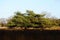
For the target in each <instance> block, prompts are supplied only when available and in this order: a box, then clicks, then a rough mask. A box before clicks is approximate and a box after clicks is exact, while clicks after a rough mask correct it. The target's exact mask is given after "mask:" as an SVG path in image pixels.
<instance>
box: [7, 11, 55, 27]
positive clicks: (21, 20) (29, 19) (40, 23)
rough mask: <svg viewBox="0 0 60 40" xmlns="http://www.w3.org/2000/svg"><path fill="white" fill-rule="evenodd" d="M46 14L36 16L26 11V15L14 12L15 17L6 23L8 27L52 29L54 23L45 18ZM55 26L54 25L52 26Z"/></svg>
mask: <svg viewBox="0 0 60 40" xmlns="http://www.w3.org/2000/svg"><path fill="white" fill-rule="evenodd" d="M45 15H46V14H37V13H34V12H33V11H29V10H27V11H26V13H24V14H23V13H21V12H16V13H15V15H14V16H13V17H12V19H10V20H9V21H8V23H7V26H8V27H25V28H28V27H33V28H46V27H52V26H53V24H54V23H55V22H53V20H50V19H49V18H45ZM54 25H56V24H54Z"/></svg>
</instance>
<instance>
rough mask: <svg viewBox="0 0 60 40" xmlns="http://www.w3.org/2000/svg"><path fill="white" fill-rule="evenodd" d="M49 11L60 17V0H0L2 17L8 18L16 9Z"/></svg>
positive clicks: (22, 10)
mask: <svg viewBox="0 0 60 40" xmlns="http://www.w3.org/2000/svg"><path fill="white" fill-rule="evenodd" d="M26 10H33V11H35V12H36V13H41V12H43V11H47V12H48V13H51V15H52V16H55V17H58V18H60V0H0V18H8V17H10V16H12V15H13V14H14V12H16V11H21V12H25V11H26Z"/></svg>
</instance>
